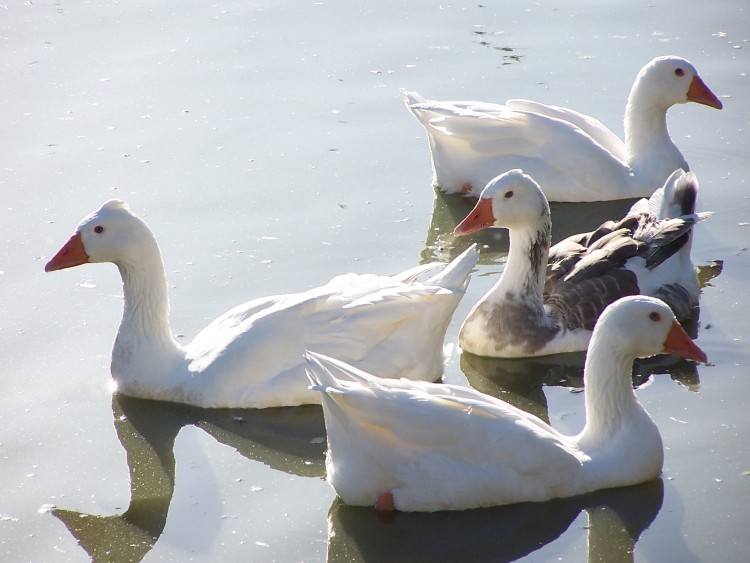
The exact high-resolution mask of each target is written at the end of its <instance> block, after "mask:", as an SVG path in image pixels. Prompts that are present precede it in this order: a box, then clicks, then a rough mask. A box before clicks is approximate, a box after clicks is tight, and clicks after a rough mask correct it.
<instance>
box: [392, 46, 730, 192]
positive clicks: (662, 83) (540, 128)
mask: <svg viewBox="0 0 750 563" xmlns="http://www.w3.org/2000/svg"><path fill="white" fill-rule="evenodd" d="M402 95H403V98H404V101H405V103H406V106H407V108H408V109H409V111H410V112H411V113H412V114H413V115H414V116H415V117H416V118H417V119H418V120H419V122H420V123H421V124H422V126H423V127H424V128H425V130H426V131H427V137H428V141H429V145H430V151H431V156H432V168H433V184H434V186H435V187H437V188H439V189H441V190H442V191H444V192H446V193H459V192H460V193H464V194H470V195H474V196H478V195H479V194H480V193H481V191H482V189H483V188H484V186H485V185H486V183H487V182H488V181H489V180H491V179H492V178H494V177H495V176H497V175H498V174H500V173H501V172H505V171H506V170H511V169H515V168H522V169H523V170H525V171H526V172H527V173H529V174H531V175H532V176H533V177H534V178H536V179H537V181H538V182H540V183H541V185H542V186H544V190H545V195H546V196H547V199H548V200H549V201H561V202H566V201H567V202H570V201H573V202H578V201H604V200H615V199H629V198H640V197H648V196H650V195H651V194H652V193H653V192H654V191H655V190H656V189H657V188H658V187H659V186H661V185H662V184H663V183H664V181H665V180H666V179H667V177H668V176H669V175H670V174H671V173H672V171H673V170H675V169H677V168H682V169H683V170H689V166H688V163H687V161H686V160H685V158H684V156H683V155H682V153H681V152H680V150H679V149H678V148H677V146H676V145H675V143H674V142H673V141H672V138H671V137H670V136H669V130H668V128H667V110H668V109H669V108H670V107H671V106H673V105H675V104H682V103H686V102H696V103H699V104H703V105H706V106H709V107H713V108H716V109H722V106H723V104H722V103H721V101H720V100H719V99H718V98H717V97H716V95H715V94H714V93H713V92H712V91H711V90H710V89H709V88H708V86H706V84H705V82H703V80H702V79H701V77H700V76H699V75H698V72H697V70H696V69H695V67H694V66H693V65H692V64H691V63H690V62H688V61H687V60H685V59H683V58H681V57H677V56H664V57H656V58H655V59H653V60H652V61H650V62H649V63H648V64H646V65H645V66H644V67H643V68H642V69H641V71H640V72H639V73H638V75H637V77H636V79H635V82H634V84H633V87H632V89H631V90H630V95H629V96H628V101H627V105H626V107H625V139H624V141H623V140H621V139H620V138H619V137H618V136H617V135H615V134H614V133H613V132H612V131H610V130H609V129H608V128H607V127H606V126H605V125H603V124H602V123H601V122H600V121H599V120H597V119H595V118H593V117H590V116H588V115H584V114H582V113H578V112H576V111H574V110H571V109H568V108H563V107H559V106H552V105H545V104H542V103H539V102H534V101H530V100H520V99H513V100H508V101H507V102H506V103H505V105H502V104H496V103H488V102H477V101H435V100H426V99H424V98H423V97H422V96H420V95H419V94H417V93H416V92H414V91H408V90H402ZM604 179H606V181H605V180H604Z"/></svg>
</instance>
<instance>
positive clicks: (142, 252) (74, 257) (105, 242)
mask: <svg viewBox="0 0 750 563" xmlns="http://www.w3.org/2000/svg"><path fill="white" fill-rule="evenodd" d="M154 244H155V239H154V235H153V233H152V232H151V230H150V229H149V228H148V226H147V225H146V224H145V223H144V222H143V220H141V219H140V218H139V217H137V216H136V215H135V214H133V213H132V212H131V211H130V208H129V207H128V204H127V203H125V202H124V201H121V200H117V199H112V200H110V201H107V202H106V203H104V204H103V205H102V206H101V207H100V208H99V209H97V210H96V211H94V212H93V213H91V214H89V215H87V216H86V217H84V218H83V220H82V221H81V222H80V223H79V224H78V227H77V228H76V231H75V233H74V234H73V236H71V237H70V240H68V242H66V243H65V245H64V246H63V247H62V248H61V249H60V250H59V251H58V252H57V254H55V256H54V257H53V258H52V259H51V260H50V261H49V262H48V263H47V265H46V266H45V267H44V270H45V271H46V272H52V271H55V270H62V269H64V268H72V267H74V266H79V265H81V264H86V263H96V262H112V263H114V264H117V265H124V264H128V263H135V262H138V261H140V260H142V257H143V256H148V255H150V254H152V253H153V247H154Z"/></svg>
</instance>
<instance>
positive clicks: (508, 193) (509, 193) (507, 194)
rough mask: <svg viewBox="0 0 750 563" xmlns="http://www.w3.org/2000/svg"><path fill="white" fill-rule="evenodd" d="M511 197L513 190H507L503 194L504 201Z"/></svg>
mask: <svg viewBox="0 0 750 563" xmlns="http://www.w3.org/2000/svg"><path fill="white" fill-rule="evenodd" d="M512 197H513V190H508V191H507V192H505V199H510V198H512Z"/></svg>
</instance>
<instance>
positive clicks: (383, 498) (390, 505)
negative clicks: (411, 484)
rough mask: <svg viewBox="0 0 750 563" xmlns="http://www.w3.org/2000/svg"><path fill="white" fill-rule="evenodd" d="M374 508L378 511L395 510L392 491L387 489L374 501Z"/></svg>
mask: <svg viewBox="0 0 750 563" xmlns="http://www.w3.org/2000/svg"><path fill="white" fill-rule="evenodd" d="M375 510H377V511H378V512H395V510H396V504H395V503H394V501H393V493H392V492H390V491H388V492H387V493H383V494H382V495H380V496H379V497H378V500H376V501H375Z"/></svg>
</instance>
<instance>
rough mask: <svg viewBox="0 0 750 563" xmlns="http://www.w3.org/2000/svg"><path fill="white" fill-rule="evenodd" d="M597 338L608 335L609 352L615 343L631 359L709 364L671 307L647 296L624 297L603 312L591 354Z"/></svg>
mask: <svg viewBox="0 0 750 563" xmlns="http://www.w3.org/2000/svg"><path fill="white" fill-rule="evenodd" d="M597 335H606V337H607V338H606V340H607V343H608V344H607V345H606V348H608V349H609V348H610V345H611V344H612V343H616V346H617V347H619V348H620V349H621V351H622V352H623V354H624V355H627V356H630V357H632V358H648V357H650V356H655V355H657V354H671V355H673V356H678V357H680V358H685V359H688V360H694V361H696V362H701V363H706V361H707V358H706V354H705V352H703V350H701V349H700V348H699V347H698V345H697V344H695V342H693V340H692V339H691V338H690V336H688V335H687V333H686V332H685V330H684V329H683V328H682V327H681V326H680V323H678V322H677V319H676V318H675V316H674V313H673V312H672V310H671V309H670V308H669V306H668V305H667V304H666V303H664V302H663V301H661V300H659V299H656V298H653V297H647V296H645V295H633V296H630V297H623V298H622V299H619V300H618V301H615V302H614V303H612V304H611V305H609V306H608V307H607V308H606V309H605V310H604V312H603V313H602V315H601V317H600V318H599V321H598V322H597V324H596V327H595V329H594V336H593V337H592V344H591V349H592V350H593V349H594V347H595V341H596V340H598V339H597ZM608 352H609V350H608Z"/></svg>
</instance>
